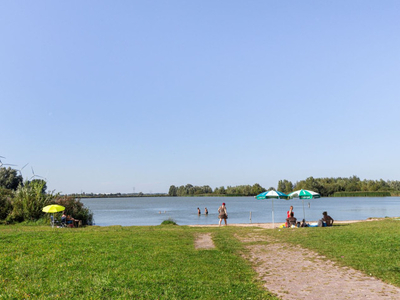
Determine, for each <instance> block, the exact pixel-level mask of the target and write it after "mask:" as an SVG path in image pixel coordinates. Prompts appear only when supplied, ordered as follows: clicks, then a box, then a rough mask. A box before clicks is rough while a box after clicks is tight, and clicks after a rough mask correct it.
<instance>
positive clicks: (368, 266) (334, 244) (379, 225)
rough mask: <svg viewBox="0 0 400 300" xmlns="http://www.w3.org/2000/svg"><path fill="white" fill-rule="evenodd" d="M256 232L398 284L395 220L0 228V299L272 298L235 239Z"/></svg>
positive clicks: (399, 226)
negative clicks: (277, 225)
mask: <svg viewBox="0 0 400 300" xmlns="http://www.w3.org/2000/svg"><path fill="white" fill-rule="evenodd" d="M254 230H257V235H260V234H265V235H271V236H273V237H275V238H276V239H278V240H279V241H286V242H289V243H295V244H300V245H302V246H303V247H306V248H309V249H313V250H315V251H317V252H319V253H320V254H323V255H325V256H326V257H328V258H330V259H332V260H334V261H337V262H338V263H339V264H341V265H345V266H350V267H353V268H355V269H359V270H361V271H363V272H364V273H366V274H368V275H369V274H371V275H372V276H375V277H378V278H381V279H382V280H384V281H386V282H388V283H392V284H394V285H397V286H400V221H397V220H393V219H387V220H383V221H379V222H363V223H354V224H346V225H337V226H333V227H332V228H296V229H281V230H277V229H276V230H260V229H255V228H240V227H229V226H228V227H221V228H190V227H186V226H148V227H147V226H146V227H120V226H115V227H96V226H94V227H87V228H81V229H57V228H54V229H52V228H49V227H44V226H21V225H17V226H0V299H2V298H4V299H28V298H33V299H39V298H40V299H46V298H47V299H55V298H71V297H75V298H78V299H217V298H218V299H274V298H273V297H272V296H271V295H270V294H269V293H268V292H267V291H264V290H263V288H262V286H261V282H259V281H258V280H257V279H256V274H255V273H254V271H253V269H252V268H251V266H250V264H249V263H248V262H247V261H245V260H244V259H243V258H242V257H241V255H240V253H241V252H243V251H245V250H244V248H243V245H242V244H241V243H240V242H239V241H238V240H237V239H236V238H235V237H234V235H235V234H239V235H246V234H247V233H250V232H252V231H254ZM202 232H204V233H208V232H210V233H212V236H213V240H214V242H215V244H216V248H215V249H213V250H196V249H194V239H195V236H196V235H197V234H199V233H202ZM260 243H263V242H260ZM264 244H265V242H264Z"/></svg>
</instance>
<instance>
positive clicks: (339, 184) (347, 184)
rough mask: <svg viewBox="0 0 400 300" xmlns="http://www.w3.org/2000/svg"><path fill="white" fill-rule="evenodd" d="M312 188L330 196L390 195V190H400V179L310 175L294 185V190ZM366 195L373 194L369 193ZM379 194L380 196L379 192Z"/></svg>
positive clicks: (324, 195)
mask: <svg viewBox="0 0 400 300" xmlns="http://www.w3.org/2000/svg"><path fill="white" fill-rule="evenodd" d="M300 189H305V190H312V191H314V192H317V193H320V194H321V196H323V197H330V196H333V195H334V194H335V195H344V194H338V193H340V192H353V193H354V192H386V193H384V194H382V195H384V196H388V195H389V194H390V192H392V193H393V194H396V192H397V191H400V182H399V181H384V180H382V179H380V180H362V181H361V180H360V178H359V177H357V176H351V177H349V178H342V177H338V178H313V177H308V178H307V179H306V180H301V181H299V182H296V184H295V185H294V187H293V190H300ZM388 192H389V193H388ZM349 195H350V196H340V197H351V195H353V194H349ZM365 195H366V196H368V197H369V196H372V194H370V193H367V194H365ZM354 196H355V197H363V196H364V195H363V194H362V193H359V194H357V195H355V194H354ZM377 196H380V195H378V194H377Z"/></svg>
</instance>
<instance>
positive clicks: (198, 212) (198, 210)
mask: <svg viewBox="0 0 400 300" xmlns="http://www.w3.org/2000/svg"><path fill="white" fill-rule="evenodd" d="M197 214H198V215H199V216H200V215H201V211H200V208H197Z"/></svg>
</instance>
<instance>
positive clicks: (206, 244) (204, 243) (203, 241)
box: [194, 233, 215, 249]
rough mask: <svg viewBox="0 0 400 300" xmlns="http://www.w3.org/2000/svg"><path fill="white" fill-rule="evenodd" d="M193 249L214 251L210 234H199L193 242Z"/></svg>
mask: <svg viewBox="0 0 400 300" xmlns="http://www.w3.org/2000/svg"><path fill="white" fill-rule="evenodd" d="M194 248H195V249H214V248H215V245H214V242H213V240H212V238H211V233H203V234H199V235H198V236H197V237H196V239H195V241H194Z"/></svg>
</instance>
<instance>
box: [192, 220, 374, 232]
mask: <svg viewBox="0 0 400 300" xmlns="http://www.w3.org/2000/svg"><path fill="white" fill-rule="evenodd" d="M376 220H378V219H372V218H371V219H367V220H348V221H335V222H334V224H350V223H358V222H371V221H376ZM315 222H318V220H317V221H310V222H308V223H315ZM283 224H285V223H282V222H279V223H275V224H273V223H242V224H234V223H233V224H229V223H228V226H236V227H260V228H265V229H273V228H279V227H280V226H282V225H283ZM188 226H189V227H219V225H218V223H217V224H212V225H188ZM221 226H225V225H221Z"/></svg>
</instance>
